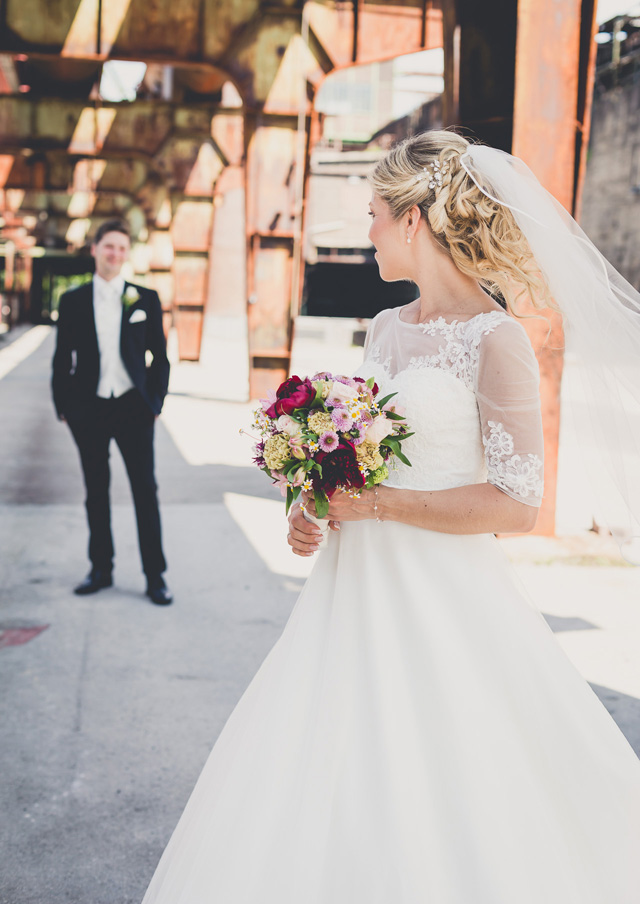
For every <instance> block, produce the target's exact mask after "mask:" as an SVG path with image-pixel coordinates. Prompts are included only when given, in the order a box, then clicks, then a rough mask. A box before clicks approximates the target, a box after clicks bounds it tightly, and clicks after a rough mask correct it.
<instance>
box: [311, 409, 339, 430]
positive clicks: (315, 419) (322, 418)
mask: <svg viewBox="0 0 640 904" xmlns="http://www.w3.org/2000/svg"><path fill="white" fill-rule="evenodd" d="M307 424H308V425H309V429H310V430H313V432H314V433H317V434H318V436H320V434H321V433H326V431H327V430H334V429H335V428H334V426H333V421H332V420H331V415H330V414H327V412H326V411H312V412H311V414H310V415H309V417H308V418H307Z"/></svg>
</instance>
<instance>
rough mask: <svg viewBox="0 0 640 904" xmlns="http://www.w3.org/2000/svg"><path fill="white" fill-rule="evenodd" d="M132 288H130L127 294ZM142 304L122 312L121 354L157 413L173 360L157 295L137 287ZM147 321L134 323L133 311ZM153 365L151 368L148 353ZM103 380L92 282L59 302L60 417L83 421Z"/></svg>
mask: <svg viewBox="0 0 640 904" xmlns="http://www.w3.org/2000/svg"><path fill="white" fill-rule="evenodd" d="M130 285H132V283H125V291H126V289H127V287H128V286H130ZM135 289H136V290H137V291H138V293H139V296H140V297H139V299H138V300H137V301H136V302H135V304H132V305H130V306H129V307H125V308H124V309H123V311H122V328H121V331H120V354H121V356H122V361H123V363H124V366H125V367H126V369H127V372H128V374H129V376H130V377H131V380H132V382H133V385H134V386H135V387H136V389H138V390H139V392H140V394H141V395H142V397H143V399H144V400H145V402H146V403H147V405H148V406H149V407H150V408H151V410H152V411H153V412H154V414H159V413H160V411H161V409H162V403H163V401H164V397H165V395H166V394H167V387H168V385H169V361H168V359H167V346H166V342H165V338H164V331H163V329H162V308H161V306H160V299H159V298H158V293H157V292H155V291H153V290H152V289H146V288H144V286H135ZM139 310H142V311H144V312H145V313H146V315H147V316H146V318H145V319H143V320H138V321H137V322H136V323H131V322H130V321H131V316H132V314H133V312H134V311H139ZM147 351H150V352H151V354H152V355H153V361H152V362H151V364H150V365H149V366H147V364H146V358H145V353H146V352H147ZM99 378H100V351H99V348H98V337H97V334H96V322H95V318H94V314H93V280H91V281H90V282H87V283H85V284H84V285H82V286H79V287H78V288H77V289H72V290H71V291H70V292H65V294H64V295H63V296H62V298H61V299H60V307H59V316H58V341H57V344H56V351H55V354H54V356H53V375H52V380H51V386H52V390H53V401H54V404H55V406H56V411H57V412H58V417H65V418H67V420H68V419H69V418H74V417H81V416H82V415H83V414H84V413H85V412H86V411H87V410H88V408H90V406H91V403H92V402H93V401H94V400H95V398H96V395H97V390H98V380H99Z"/></svg>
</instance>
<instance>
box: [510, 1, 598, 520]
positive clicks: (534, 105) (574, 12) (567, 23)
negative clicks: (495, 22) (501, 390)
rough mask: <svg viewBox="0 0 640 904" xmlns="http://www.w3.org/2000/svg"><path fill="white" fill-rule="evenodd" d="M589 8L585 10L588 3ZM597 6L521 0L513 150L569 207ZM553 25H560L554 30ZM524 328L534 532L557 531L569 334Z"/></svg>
mask: <svg viewBox="0 0 640 904" xmlns="http://www.w3.org/2000/svg"><path fill="white" fill-rule="evenodd" d="M585 7H586V9H585ZM594 21H595V6H594V4H593V2H589V3H583V2H582V0H520V2H519V4H518V38H517V44H516V70H515V71H516V77H515V100H514V124H513V153H514V154H515V155H516V156H518V157H521V158H522V159H523V160H524V161H525V162H526V163H527V164H528V165H529V166H530V167H531V169H532V170H533V171H534V173H535V174H536V175H537V177H538V178H539V179H540V181H541V182H542V184H543V185H544V186H545V187H546V188H548V189H549V191H550V192H551V193H552V194H553V195H554V197H556V198H557V200H558V201H560V203H561V204H562V205H563V206H564V207H565V208H566V209H567V210H569V211H573V210H574V205H575V201H576V195H577V194H578V193H579V191H580V188H581V185H582V182H583V180H584V164H585V158H584V149H585V148H586V144H587V141H588V127H589V113H590V108H591V101H590V97H589V96H587V95H586V92H585V90H582V91H581V90H580V86H581V84H582V85H585V84H589V83H591V82H592V71H593V68H594V66H595V43H594V42H593V39H592V35H593V27H594ZM549 23H553V27H552V28H551V27H550V25H549ZM544 316H545V320H543V321H541V320H539V319H537V320H533V319H528V320H526V321H525V326H526V328H527V331H528V333H529V336H530V338H531V341H532V343H533V346H534V348H535V349H536V353H537V356H538V363H539V365H540V392H541V398H542V416H543V421H544V428H545V496H544V501H543V504H542V508H541V510H540V515H539V518H538V523H537V525H536V530H535V533H537V534H542V535H545V536H552V535H553V534H554V533H555V509H556V487H557V476H558V441H559V434H560V389H561V381H562V369H563V361H564V353H563V347H564V337H563V331H562V323H561V319H560V316H559V315H558V314H556V313H555V312H553V311H550V310H549V311H545V312H544Z"/></svg>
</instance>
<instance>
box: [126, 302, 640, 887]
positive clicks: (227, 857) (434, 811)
mask: <svg viewBox="0 0 640 904" xmlns="http://www.w3.org/2000/svg"><path fill="white" fill-rule="evenodd" d="M359 374H360V375H361V376H363V377H365V378H368V377H370V376H373V377H375V379H376V381H377V382H378V383H379V385H380V387H381V390H382V392H383V393H386V392H397V393H398V395H397V398H396V400H395V401H396V402H397V404H399V405H402V406H403V407H404V408H405V410H406V416H407V420H408V423H409V424H410V425H411V429H413V430H415V436H413V437H412V438H410V439H408V440H407V441H406V442H405V444H404V446H403V449H404V450H405V452H406V454H407V456H408V457H409V458H410V460H411V461H412V467H411V468H408V467H406V466H404V465H402V464H399V465H398V467H397V468H396V469H395V470H393V471H392V473H391V475H390V477H389V480H388V484H389V485H390V486H395V487H409V488H413V489H416V490H426V489H430V490H439V489H444V488H448V487H457V486H463V485H467V484H473V483H478V482H483V481H485V480H489V481H490V482H491V483H493V484H494V485H495V486H497V487H499V488H500V489H501V490H502V491H504V492H505V493H508V494H509V495H511V496H512V497H514V498H516V499H519V500H521V501H522V502H524V503H526V504H530V505H537V504H539V502H540V497H541V495H542V486H543V483H542V432H541V425H540V403H539V397H538V374H537V365H536V361H535V357H534V355H533V351H532V349H531V346H530V344H529V341H528V339H527V336H526V333H525V331H524V329H523V327H522V326H521V325H520V324H519V323H518V322H517V321H516V320H514V319H513V318H512V317H510V316H509V315H507V314H506V313H502V312H501V311H498V310H496V311H492V312H488V313H483V314H480V315H477V316H476V317H473V318H472V319H470V320H467V321H460V322H458V321H454V322H452V323H447V322H445V321H444V320H443V319H441V318H440V319H438V320H434V321H430V322H427V323H423V324H414V323H408V322H405V321H404V320H403V319H402V313H401V311H398V309H395V310H389V311H383V312H382V313H381V314H379V315H378V317H377V318H375V320H374V322H373V324H372V327H371V329H370V332H369V336H368V341H367V346H366V354H365V361H364V363H363V365H362V367H361V368H360V370H359ZM639 853H640V762H639V761H638V759H637V758H636V756H635V754H634V752H633V750H632V749H631V747H630V746H629V744H628V743H627V741H626V740H625V738H624V736H623V735H622V734H621V732H620V731H619V729H618V728H617V726H616V725H615V723H614V722H613V720H612V719H611V718H610V717H609V715H608V713H607V712H606V710H605V709H604V707H603V706H602V704H601V703H600V701H599V700H598V698H597V697H596V695H595V694H594V693H593V691H592V690H591V688H590V687H589V686H588V684H587V683H586V682H585V681H584V680H583V678H582V677H581V676H580V675H579V674H578V673H577V671H576V670H575V669H574V667H573V666H572V665H571V663H570V662H569V661H568V659H567V658H566V657H565V655H564V653H563V652H562V650H561V649H560V647H559V646H558V645H557V643H556V641H555V639H554V637H553V635H552V632H551V630H550V629H549V627H548V626H547V624H546V622H545V621H544V619H543V617H542V615H541V614H540V613H539V612H538V611H536V610H535V609H534V608H533V607H532V605H531V604H530V602H529V601H528V599H527V597H526V595H525V593H524V592H523V590H522V588H521V587H520V585H519V583H518V579H517V577H516V576H515V574H514V572H513V570H512V568H511V566H510V564H509V562H508V561H507V559H506V557H505V555H504V553H503V551H502V550H501V548H500V546H499V544H498V543H497V541H496V540H495V538H494V536H493V535H452V534H444V533H437V532H433V531H428V530H423V529H419V528H415V527H409V526H407V525H404V524H398V523H393V522H383V523H378V522H376V521H375V520H370V521H360V522H350V523H343V525H342V529H341V531H340V532H339V533H333V532H332V533H331V535H330V540H329V545H328V548H327V549H326V550H323V551H322V552H320V553H319V554H318V557H317V562H316V564H315V567H314V569H313V571H312V573H311V576H310V577H309V579H308V581H307V583H306V585H305V588H304V590H303V591H302V593H301V595H300V597H299V599H298V602H297V604H296V606H295V608H294V610H293V613H292V615H291V618H290V619H289V622H288V624H287V626H286V628H285V629H284V632H283V634H282V637H281V639H280V640H279V641H278V643H277V644H276V645H275V647H274V648H273V650H272V651H271V653H270V654H269V656H268V657H267V659H266V660H265V662H264V664H263V665H262V667H261V669H260V670H259V672H258V674H257V675H256V677H255V679H254V680H253V682H252V683H251V685H250V686H249V688H248V690H247V691H246V693H245V694H244V696H243V697H242V699H241V701H240V703H239V704H238V706H237V708H236V709H235V711H234V713H233V714H232V716H231V718H230V719H229V721H228V723H227V725H226V727H225V728H224V730H223V732H222V734H221V736H220V738H219V740H218V742H217V744H216V745H215V747H214V749H213V752H212V753H211V756H210V758H209V760H208V762H207V764H206V766H205V768H204V770H203V772H202V775H201V777H200V779H199V781H198V783H197V785H196V788H195V790H194V792H193V795H192V797H191V799H190V801H189V803H188V805H187V807H186V809H185V812H184V814H183V816H182V818H181V820H180V823H179V825H178V827H177V829H176V831H175V833H174V835H173V837H172V839H171V841H170V843H169V845H168V847H167V849H166V851H165V853H164V855H163V857H162V860H161V862H160V865H159V867H158V869H157V872H156V874H155V876H154V877H153V880H152V882H151V885H150V887H149V889H148V891H147V894H146V896H145V898H144V904H638V901H639V900H640V857H639Z"/></svg>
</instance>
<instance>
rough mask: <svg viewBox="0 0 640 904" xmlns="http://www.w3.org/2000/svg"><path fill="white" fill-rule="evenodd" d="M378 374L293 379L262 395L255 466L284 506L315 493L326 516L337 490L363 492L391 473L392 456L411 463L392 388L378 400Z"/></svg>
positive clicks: (256, 421)
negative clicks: (271, 483) (365, 377)
mask: <svg viewBox="0 0 640 904" xmlns="http://www.w3.org/2000/svg"><path fill="white" fill-rule="evenodd" d="M378 395H379V390H378V386H377V384H376V383H375V382H374V380H373V378H372V379H370V380H363V379H362V378H361V377H354V378H351V377H344V376H334V375H332V374H330V373H318V374H316V375H315V376H313V377H311V378H310V379H309V378H308V377H305V378H304V379H303V380H301V379H300V377H296V376H293V377H290V378H289V379H288V380H285V382H284V383H282V384H281V386H280V387H279V388H278V390H277V391H276V392H275V393H274V392H271V393H269V398H266V399H261V403H260V407H259V408H257V409H256V411H255V414H254V426H255V427H257V429H258V430H259V431H260V433H261V437H262V438H261V439H260V440H259V441H258V443H257V445H256V447H255V458H254V461H255V463H256V465H257V466H258V467H259V468H260V469H261V470H262V471H264V472H265V474H268V475H269V477H271V478H272V480H273V481H274V483H275V484H277V485H278V486H279V487H280V490H281V492H282V495H283V496H286V499H287V512H288V511H289V508H290V507H291V504H292V503H293V501H294V500H295V499H297V498H298V496H299V495H300V493H301V492H302V491H303V490H308V491H309V492H312V493H313V498H314V502H315V508H316V515H317V517H318V518H325V516H326V514H327V512H328V510H329V500H330V498H331V496H332V495H333V494H334V493H335V492H336V490H338V489H342V490H345V491H346V492H348V493H350V494H352V495H354V496H358V495H359V494H360V492H361V491H362V490H363V489H367V488H370V487H373V486H375V485H376V484H378V483H381V482H382V481H383V480H385V479H386V478H387V477H388V476H389V465H390V463H391V460H392V458H393V457H394V456H395V457H397V458H398V459H399V460H400V461H402V462H404V464H406V465H410V464H411V462H410V461H409V460H408V459H407V457H406V455H404V454H403V452H402V449H401V444H402V442H403V441H404V440H405V439H407V437H409V436H413V434H412V433H408V432H407V427H406V425H405V423H404V421H405V419H404V416H403V414H402V412H401V411H399V410H397V409H396V408H395V407H394V406H393V405H391V404H390V402H391V399H392V398H393V397H394V396H395V395H396V393H395V392H392V393H391V394H390V395H386V396H385V397H384V398H382V399H380V398H378Z"/></svg>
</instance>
